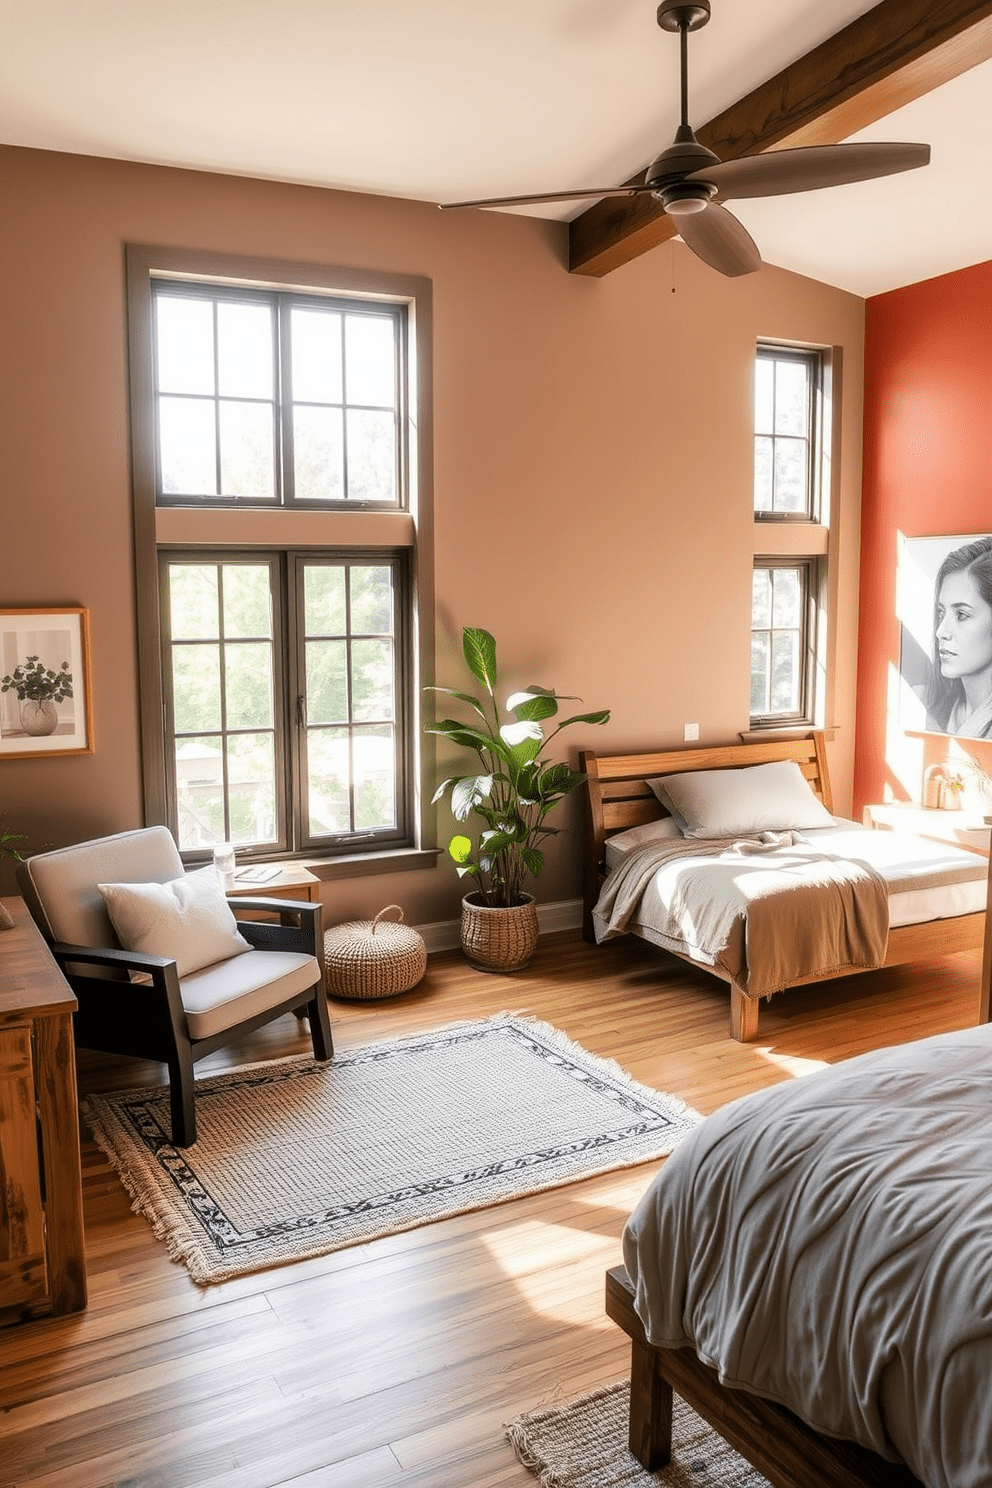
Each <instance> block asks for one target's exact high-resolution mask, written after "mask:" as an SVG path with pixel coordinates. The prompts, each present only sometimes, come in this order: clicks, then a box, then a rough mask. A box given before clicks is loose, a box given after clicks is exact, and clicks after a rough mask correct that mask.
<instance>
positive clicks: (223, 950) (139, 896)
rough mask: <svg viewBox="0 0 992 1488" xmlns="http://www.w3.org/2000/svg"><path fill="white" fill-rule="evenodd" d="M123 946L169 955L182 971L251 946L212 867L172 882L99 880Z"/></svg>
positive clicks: (153, 953)
mask: <svg viewBox="0 0 992 1488" xmlns="http://www.w3.org/2000/svg"><path fill="white" fill-rule="evenodd" d="M97 888H98V889H99V890H100V893H101V894H102V895H103V899H104V903H105V904H106V906H107V913H108V915H109V916H110V923H111V924H112V925H113V927H114V929H115V930H116V932H117V937H118V939H119V940H120V943H121V945H122V946H123V947H124V949H125V950H126V951H142V952H144V954H145V955H148V956H168V957H170V958H171V959H172V960H174V961H175V963H176V968H177V970H178V972H179V976H180V977H184V976H189V975H190V973H191V972H194V971H199V970H200V969H201V968H202V967H204V966H212V965H213V963H214V962H215V961H227V960H229V959H230V957H231V956H240V955H241V954H242V953H243V952H244V951H250V950H251V946H250V945H249V944H248V942H247V941H246V940H245V938H244V936H243V935H242V934H241V932H240V931H239V929H238V922H237V920H236V919H235V918H234V915H233V914H232V913H231V906H230V905H229V904H228V902H227V900H226V899H225V897H224V890H223V888H222V886H221V882H220V879H219V878H218V877H217V874H216V872H215V870H214V869H213V868H202V869H199V870H198V871H197V872H195V873H186V874H184V875H183V877H182V878H175V879H173V880H172V882H171V883H164V884H160V883H142V884H122V883H117V884H97Z"/></svg>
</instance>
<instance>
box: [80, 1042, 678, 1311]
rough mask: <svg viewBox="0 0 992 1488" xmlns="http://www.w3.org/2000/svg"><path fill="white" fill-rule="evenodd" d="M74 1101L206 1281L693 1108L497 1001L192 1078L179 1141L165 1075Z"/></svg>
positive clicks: (431, 1206)
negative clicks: (329, 1052)
mask: <svg viewBox="0 0 992 1488" xmlns="http://www.w3.org/2000/svg"><path fill="white" fill-rule="evenodd" d="M82 1112H83V1116H84V1119H85V1120H86V1122H87V1124H88V1126H89V1127H90V1130H91V1131H92V1133H93V1136H94V1137H95V1139H96V1141H97V1142H98V1143H99V1145H100V1146H101V1147H102V1148H103V1150H104V1151H105V1152H106V1153H107V1155H108V1156H109V1157H110V1159H111V1161H112V1162H113V1164H114V1166H115V1167H116V1168H117V1171H118V1172H119V1173H120V1176H121V1180H122V1181H123V1183H124V1186H125V1188H126V1189H127V1191H128V1193H129V1194H130V1195H131V1198H132V1200H133V1204H132V1208H134V1209H135V1210H136V1211H137V1212H138V1213H140V1214H144V1215H145V1216H146V1217H147V1218H148V1219H149V1220H150V1222H151V1224H152V1225H153V1227H154V1230H155V1233H156V1235H158V1236H159V1238H160V1239H163V1240H164V1241H165V1242H166V1244H167V1245H168V1247H169V1252H170V1254H171V1255H172V1257H173V1259H174V1260H177V1261H182V1262H183V1263H184V1264H185V1265H186V1266H187V1268H188V1269H189V1272H190V1275H191V1276H192V1277H193V1279H194V1280H195V1281H197V1282H201V1283H207V1282H214V1281H223V1280H226V1279H228V1278H229V1277H232V1276H240V1275H242V1274H244V1273H245V1272H248V1271H258V1270H263V1269H265V1268H266V1267H269V1266H275V1265H279V1264H283V1263H285V1262H289V1261H296V1260H301V1259H303V1258H304V1257H308V1256H318V1255H327V1254H328V1253H329V1252H330V1251H333V1250H339V1249H341V1248H343V1247H344V1246H346V1245H359V1244H363V1243H364V1242H366V1241H368V1240H373V1239H376V1238H377V1237H378V1236H381V1235H388V1234H393V1233H395V1232H396V1231H399V1230H408V1229H412V1228H414V1227H415V1226H417V1225H423V1224H428V1223H430V1222H431V1221H433V1220H439V1219H446V1218H448V1217H449V1216H451V1215H453V1214H461V1213H465V1212H467V1211H468V1210H471V1209H482V1208H486V1207H487V1206H488V1205H491V1204H500V1203H504V1202H506V1201H507V1200H508V1199H514V1198H519V1197H521V1196H522V1195H524V1194H530V1193H536V1192H538V1191H539V1190H541V1189H547V1188H557V1187H559V1186H560V1185H561V1184H564V1183H572V1182H575V1181H576V1180H577V1179H580V1178H588V1177H590V1176H591V1175H593V1174H595V1173H605V1172H608V1171H610V1170H611V1169H614V1168H623V1167H631V1166H633V1165H634V1164H635V1163H642V1162H647V1161H649V1160H650V1159H652V1158H657V1157H662V1156H664V1155H665V1154H666V1153H669V1152H671V1151H672V1149H673V1148H674V1147H675V1146H676V1145H677V1143H678V1142H679V1140H680V1138H681V1137H682V1136H684V1135H685V1133H686V1132H687V1131H689V1130H691V1128H692V1127H693V1126H695V1125H696V1123H697V1122H698V1121H699V1119H700V1118H699V1115H698V1113H697V1112H695V1111H693V1110H691V1109H690V1108H689V1107H688V1106H686V1105H684V1104H683V1102H682V1101H680V1100H678V1099H677V1098H676V1097H674V1096H671V1095H664V1094H662V1093H660V1092H659V1091H657V1090H650V1089H648V1087H647V1086H644V1085H640V1084H637V1083H636V1082H635V1081H634V1080H632V1079H631V1078H630V1076H629V1075H627V1074H625V1073H624V1071H623V1070H622V1069H620V1067H619V1066H618V1065H616V1064H614V1063H612V1062H611V1061H607V1060H603V1059H599V1058H597V1057H596V1056H595V1055H593V1054H590V1053H589V1052H588V1051H587V1050H585V1049H583V1048H581V1047H580V1046H579V1045H578V1044H575V1043H573V1042H572V1041H571V1040H570V1039H568V1038H567V1037H566V1036H565V1035H564V1034H563V1033H561V1032H560V1031H559V1030H558V1029H556V1028H552V1027H550V1026H549V1025H548V1024H546V1023H540V1022H537V1021H536V1020H532V1019H528V1018H522V1017H515V1016H512V1015H510V1014H507V1013H501V1014H499V1015H497V1016H496V1017H494V1018H487V1019H484V1020H480V1021H478V1022H471V1023H457V1024H453V1025H451V1026H449V1027H447V1028H440V1029H435V1030H432V1031H430V1032H428V1033H422V1034H416V1035H413V1036H411V1037H406V1038H398V1039H392V1040H389V1041H387V1042H383V1043H377V1044H368V1045H366V1046H364V1047H361V1048H356V1049H346V1050H344V1051H343V1052H341V1053H338V1054H336V1055H335V1057H334V1060H333V1062H331V1063H329V1064H317V1063H315V1062H314V1061H313V1060H312V1059H306V1058H303V1059H285V1060H279V1061H277V1062H273V1063H269V1064H256V1065H252V1066H249V1067H246V1068H243V1069H240V1070H236V1071H232V1072H231V1073H229V1074H225V1075H217V1076H214V1077H212V1078H208V1079H202V1080H197V1082H196V1121H197V1140H196V1142H195V1143H194V1144H193V1145H192V1146H191V1147H187V1148H185V1149H182V1148H177V1147H173V1146H172V1145H171V1139H170V1132H171V1126H170V1121H169V1095H168V1091H167V1090H166V1089H162V1088H156V1089H153V1090H148V1089H145V1090H125V1091H121V1092H119V1093H118V1094H115V1095H108V1096H90V1097H89V1098H88V1099H87V1100H85V1101H84V1102H83V1105H82Z"/></svg>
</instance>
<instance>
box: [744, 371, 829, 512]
mask: <svg viewBox="0 0 992 1488" xmlns="http://www.w3.org/2000/svg"><path fill="white" fill-rule="evenodd" d="M819 365H820V364H819V357H818V355H817V353H816V352H804V351H798V350H797V351H790V350H787V349H785V348H783V349H781V350H778V349H776V348H772V347H767V346H765V347H759V349H758V355H757V357H756V360H755V369H754V510H755V512H757V513H759V514H760V515H761V516H763V517H769V516H772V517H775V516H778V517H805V518H806V519H807V520H812V518H813V516H814V506H815V482H814V471H815V468H816V449H815V435H816V393H817V388H818V384H819Z"/></svg>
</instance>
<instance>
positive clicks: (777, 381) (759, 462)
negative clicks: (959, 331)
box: [751, 345, 829, 728]
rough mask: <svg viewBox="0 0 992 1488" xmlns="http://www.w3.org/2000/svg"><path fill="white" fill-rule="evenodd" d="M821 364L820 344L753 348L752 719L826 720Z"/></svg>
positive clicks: (755, 722)
mask: <svg viewBox="0 0 992 1488" xmlns="http://www.w3.org/2000/svg"><path fill="white" fill-rule="evenodd" d="M824 373H825V368H824V359H823V356H822V354H821V353H820V352H818V351H813V350H809V349H807V348H804V347H786V346H770V345H767V346H759V347H758V349H757V354H756V357H755V367H754V518H755V550H756V551H755V558H754V575H753V581H752V600H751V726H752V727H753V728H768V727H785V726H789V727H791V726H795V725H797V724H807V723H814V722H818V721H822V720H821V719H819V718H818V714H821V713H822V708H823V687H822V685H821V684H822V680H823V676H824V663H825V658H824V655H823V651H824V637H825V635H826V630H825V626H824V624H823V619H824V595H825V593H826V583H825V578H826V561H827V559H826V554H827V549H828V546H829V542H828V531H827V516H828V514H827V512H826V505H827V503H826V499H825V496H824V494H823V492H824V488H825V481H824V478H823V464H824V459H823V429H824V422H825V416H824V396H823V394H824ZM776 535H777V536H778V540H776Z"/></svg>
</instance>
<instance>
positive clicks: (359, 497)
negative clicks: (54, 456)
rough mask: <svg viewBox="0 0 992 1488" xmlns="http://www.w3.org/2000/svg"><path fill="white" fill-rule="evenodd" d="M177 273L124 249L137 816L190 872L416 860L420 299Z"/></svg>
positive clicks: (409, 288)
mask: <svg viewBox="0 0 992 1488" xmlns="http://www.w3.org/2000/svg"><path fill="white" fill-rule="evenodd" d="M202 257H203V259H204V261H205V263H208V264H209V267H210V268H211V269H212V270H216V267H217V260H216V259H211V258H210V256H209V255H203V256H202ZM188 260H189V255H179V254H177V252H175V251H173V250H167V249H166V250H153V249H142V248H137V249H133V250H129V294H130V302H129V303H130V308H131V310H132V319H133V325H132V331H131V358H132V425H133V433H134V437H133V446H134V452H135V459H134V466H135V512H136V524H135V525H136V551H137V554H138V586H139V588H138V592H139V653H140V657H141V674H142V723H143V757H144V767H145V783H146V799H147V800H148V802H149V813H150V818H151V819H156V820H162V821H165V822H167V824H168V825H169V826H170V827H171V828H172V830H173V831H174V833H175V835H176V838H177V841H178V843H179V846H180V849H181V850H182V852H183V853H184V854H185V855H186V856H187V857H188V858H189V859H190V860H195V859H197V858H198V857H205V856H208V855H209V853H210V850H211V848H212V846H213V845H214V844H215V843H218V842H224V841H229V842H231V843H233V844H234V846H235V848H236V849H237V850H238V853H239V857H242V858H244V859H250V858H251V857H252V856H255V857H277V856H280V855H282V856H292V855H294V854H302V853H306V854H311V855H320V856H332V857H333V856H342V855H343V856H347V857H352V856H355V855H362V854H366V853H376V852H380V853H387V854H388V852H389V851H390V850H393V849H396V850H406V851H408V850H409V849H411V848H416V847H417V846H418V842H419V838H420V833H421V829H420V825H419V822H418V821H417V819H416V818H415V797H416V793H415V791H414V789H413V779H414V775H415V764H416V759H417V749H418V745H417V732H418V723H417V718H418V708H417V698H416V697H415V695H414V679H415V678H416V677H417V676H418V673H419V674H420V675H421V676H422V675H423V673H424V662H423V655H422V647H423V640H422V634H421V632H422V626H421V623H420V621H419V618H418V614H417V609H416V597H417V596H420V597H421V598H423V597H424V596H425V595H429V593H430V583H429V570H428V567H427V565H428V563H429V552H430V547H429V541H425V540H424V534H423V532H422V530H421V528H420V526H419V525H418V524H419V519H420V518H421V517H422V515H423V509H424V501H425V499H426V493H425V491H424V489H423V485H424V482H423V479H421V482H420V485H419V487H417V485H416V483H417V478H418V472H419V473H420V474H421V476H422V475H423V472H424V471H426V470H427V468H428V467H427V465H426V462H425V458H424V450H425V444H426V438H427V436H428V435H429V419H428V418H426V417H424V414H423V409H422V408H421V407H419V406H418V391H417V389H418V382H419V385H420V387H421V389H423V370H422V367H423V364H422V362H421V364H420V366H421V376H420V378H419V379H418V375H417V370H418V365H417V352H416V349H415V348H416V344H417V337H418V336H419V338H420V339H421V341H422V340H423V338H424V337H425V335H426V334H427V332H428V330H429V309H430V296H429V285H428V283H427V281H422V280H416V279H408V280H403V279H401V278H399V277H396V278H395V280H394V281H393V283H395V285H396V286H397V288H396V289H395V290H394V291H393V292H392V293H386V292H384V290H383V286H384V285H388V286H389V288H392V285H391V284H390V283H389V276H378V277H377V280H376V282H375V283H373V284H372V285H371V292H370V293H369V294H368V295H364V294H358V293H350V292H349V293H347V294H343V293H337V292H331V291H330V290H329V289H327V288H325V287H324V286H323V285H320V284H319V281H320V280H321V279H322V278H325V277H326V278H330V277H331V274H332V273H333V271H324V270H315V271H314V277H315V279H316V280H317V281H318V285H316V286H315V288H314V289H313V290H312V291H311V290H306V291H301V290H300V289H299V288H297V287H296V286H297V285H299V284H300V283H301V282H303V279H302V277H301V276H298V275H297V274H296V273H294V274H293V276H292V281H293V286H294V287H293V288H288V287H287V288H281V287H279V286H278V285H275V286H273V285H272V284H270V283H265V282H262V281H264V280H268V279H270V278H271V277H273V276H272V269H273V266H272V265H269V264H266V265H264V266H263V265H259V266H258V268H259V272H258V273H257V275H256V274H254V273H252V272H251V268H252V267H253V266H252V265H251V264H250V262H249V261H243V260H242V261H232V270H234V271H235V272H232V273H230V274H227V273H224V274H218V273H216V272H212V273H209V274H205V275H204V277H203V278H198V277H195V276H194V275H192V274H189V273H187V272H185V269H186V263H187V262H188ZM170 261H174V262H182V266H183V270H184V272H183V274H182V276H181V277H180V276H176V275H174V274H171V275H170V274H169V273H168V272H165V271H163V270H164V266H168V265H169V263H170ZM158 264H161V265H163V268H158V267H157V265H158ZM275 267H276V268H278V266H275ZM294 267H295V266H294ZM241 268H244V269H245V270H246V271H247V272H246V273H245V277H244V279H243V280H241V279H240V278H238V277H236V270H237V269H241ZM263 270H264V271H263ZM340 277H341V278H343V279H344V280H345V281H346V282H347V280H348V278H349V272H348V271H341V273H340ZM351 277H352V278H354V277H355V276H354V275H351ZM415 315H416V316H418V317H419V325H418V328H417V331H416V333H415V331H414V316H415ZM418 420H419V424H418ZM420 425H422V426H423V427H420ZM415 426H417V427H418V438H417V441H416V443H417V446H418V449H415V450H414V451H413V453H412V454H411V445H413V444H414V440H413V438H412V432H411V431H412V429H413V428H414V427H415ZM415 488H416V499H414V491H415ZM156 513H158V514H159V515H156ZM266 513H269V515H265V514H266ZM163 521H164V522H165V526H163ZM273 522H275V523H277V524H278V525H276V526H273V525H272V524H273ZM204 523H207V524H208V525H204ZM149 557H150V558H151V560H152V561H151V566H150V567H149V566H148V559H149ZM415 562H416V569H415ZM153 595H155V596H157V598H155V599H154V602H153V598H152V596H153ZM156 697H157V698H158V701H157V702H156Z"/></svg>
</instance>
